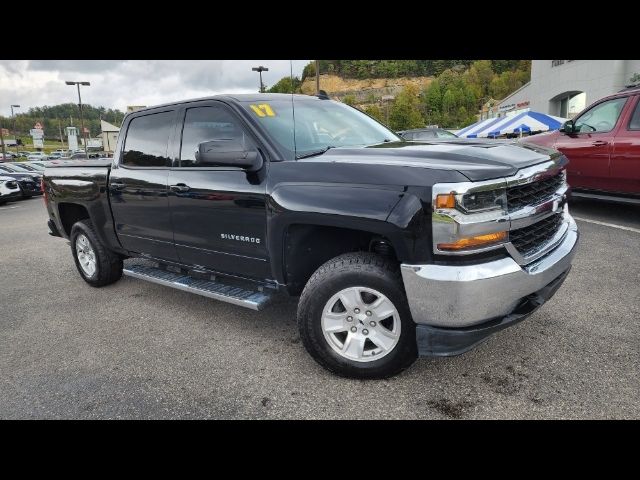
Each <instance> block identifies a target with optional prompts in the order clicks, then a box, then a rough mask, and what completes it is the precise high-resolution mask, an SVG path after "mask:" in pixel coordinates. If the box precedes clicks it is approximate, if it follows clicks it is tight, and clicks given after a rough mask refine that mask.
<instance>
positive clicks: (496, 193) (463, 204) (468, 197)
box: [436, 188, 507, 213]
mask: <svg viewBox="0 0 640 480" xmlns="http://www.w3.org/2000/svg"><path fill="white" fill-rule="evenodd" d="M506 206H507V192H506V190H505V189H504V188H500V189H495V190H485V191H477V192H470V193H465V194H455V193H453V192H452V193H448V194H444V195H442V194H441V195H438V196H437V197H436V208H438V209H442V208H456V209H458V210H460V211H461V212H463V213H479V212H490V211H493V210H506Z"/></svg>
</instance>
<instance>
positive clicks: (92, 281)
mask: <svg viewBox="0 0 640 480" xmlns="http://www.w3.org/2000/svg"><path fill="white" fill-rule="evenodd" d="M70 240H71V253H72V255H73V259H74V260H75V263H76V268H77V269H78V272H80V275H81V276H82V278H83V279H84V281H85V282H87V283H88V284H89V285H91V286H92V287H102V286H104V285H109V284H110V283H114V282H116V281H118V280H119V279H120V277H121V276H122V268H123V264H122V258H121V257H120V256H119V255H117V254H115V253H113V252H111V251H109V250H107V249H106V248H105V247H104V245H102V243H100V239H98V236H97V235H96V233H95V230H94V227H93V223H91V220H89V219H86V220H81V221H79V222H76V223H75V224H74V225H73V227H71V236H70Z"/></svg>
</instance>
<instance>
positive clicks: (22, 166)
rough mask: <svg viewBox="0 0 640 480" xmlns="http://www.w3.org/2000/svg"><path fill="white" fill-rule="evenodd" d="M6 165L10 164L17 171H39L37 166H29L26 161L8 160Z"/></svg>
mask: <svg viewBox="0 0 640 480" xmlns="http://www.w3.org/2000/svg"><path fill="white" fill-rule="evenodd" d="M6 165H10V166H11V167H13V168H14V169H17V171H19V172H29V173H31V172H33V173H41V172H40V171H39V170H38V169H37V168H35V167H33V166H31V165H30V164H29V163H27V162H8V163H6Z"/></svg>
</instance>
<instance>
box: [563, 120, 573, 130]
mask: <svg viewBox="0 0 640 480" xmlns="http://www.w3.org/2000/svg"><path fill="white" fill-rule="evenodd" d="M560 131H561V132H564V133H574V132H575V125H574V123H573V120H567V121H566V122H564V123H563V124H562V127H560Z"/></svg>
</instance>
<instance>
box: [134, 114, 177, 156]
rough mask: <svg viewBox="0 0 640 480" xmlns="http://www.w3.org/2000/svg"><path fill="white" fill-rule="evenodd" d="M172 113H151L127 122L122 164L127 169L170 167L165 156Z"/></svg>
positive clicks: (171, 124)
mask: <svg viewBox="0 0 640 480" xmlns="http://www.w3.org/2000/svg"><path fill="white" fill-rule="evenodd" d="M173 118H174V112H172V111H170V112H160V113H152V114H151V115H144V116H141V117H135V118H134V119H132V120H131V122H129V128H128V129H127V138H126V140H125V143H124V152H123V158H122V164H123V165H125V166H127V167H170V166H171V159H170V158H169V157H168V155H167V145H168V143H169V134H170V133H171V127H172V126H173Z"/></svg>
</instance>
